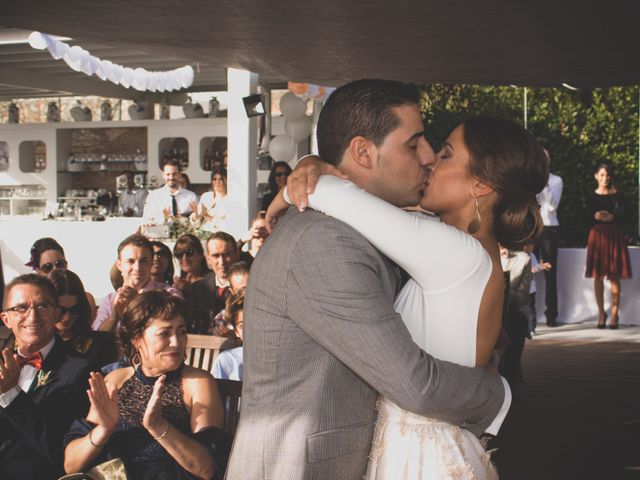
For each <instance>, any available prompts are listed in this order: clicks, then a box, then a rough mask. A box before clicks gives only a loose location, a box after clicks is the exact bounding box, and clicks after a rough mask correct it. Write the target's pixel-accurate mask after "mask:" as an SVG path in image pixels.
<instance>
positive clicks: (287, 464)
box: [226, 206, 504, 480]
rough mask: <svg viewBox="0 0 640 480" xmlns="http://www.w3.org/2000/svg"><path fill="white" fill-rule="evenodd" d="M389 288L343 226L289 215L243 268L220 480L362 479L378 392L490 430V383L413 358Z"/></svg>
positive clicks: (383, 261)
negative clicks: (229, 440)
mask: <svg viewBox="0 0 640 480" xmlns="http://www.w3.org/2000/svg"><path fill="white" fill-rule="evenodd" d="M345 208H348V206H345ZM434 274H436V275H437V272H434ZM398 282H399V275H398V271H397V267H395V266H394V265H393V264H392V262H391V261H389V260H388V259H387V258H385V257H384V256H383V255H382V254H381V253H380V252H378V251H377V250H376V249H375V248H374V247H373V246H372V245H371V244H369V243H368V242H367V241H366V240H365V239H364V237H362V236H361V235H360V234H359V233H357V232H356V231H355V230H353V229H352V228H351V227H349V226H347V225H346V224H344V223H342V222H340V221H338V220H335V219H332V218H330V217H327V216H324V215H322V214H320V213H318V212H314V211H309V212H306V213H304V214H300V213H298V212H297V211H295V209H293V208H291V209H289V212H288V213H287V214H286V215H285V216H284V217H283V218H282V219H281V220H280V222H279V224H278V227H277V228H276V230H275V232H274V233H273V234H272V235H271V236H270V237H269V238H268V240H267V242H266V244H265V245H264V247H263V248H262V250H260V253H259V255H258V256H257V258H256V260H255V262H254V263H253V266H252V268H251V274H250V278H249V285H248V289H247V295H246V299H245V307H244V320H245V323H244V385H243V390H242V411H241V415H240V424H239V426H238V430H237V432H236V437H235V441H234V445H233V450H232V454H231V459H230V462H229V467H228V470H227V477H226V478H227V479H228V480H257V479H269V480H284V479H286V480H297V479H331V480H337V479H360V478H362V476H363V475H364V473H365V471H366V466H367V456H368V454H369V449H370V447H371V438H372V434H373V427H374V421H375V418H376V416H375V402H376V398H377V396H378V393H380V394H382V395H384V396H386V397H387V398H389V399H391V400H393V401H394V402H395V403H396V404H398V405H399V406H400V407H402V408H404V409H406V410H409V411H412V412H415V413H418V414H422V415H426V416H429V417H435V418H439V419H442V420H445V421H449V422H452V423H455V424H458V425H461V426H463V427H464V428H467V429H469V430H472V431H473V432H474V433H476V434H478V435H479V434H480V433H482V432H483V431H484V429H485V428H486V427H487V426H488V425H489V424H490V423H491V421H492V420H493V418H494V417H495V416H496V415H497V413H498V411H499V410H500V407H501V405H502V402H503V399H504V387H503V385H502V382H501V381H500V379H499V377H498V376H497V375H494V374H488V373H486V372H485V371H484V370H483V369H473V368H466V367H461V366H458V365H454V364H452V363H448V362H443V361H439V360H436V359H433V358H432V357H430V356H429V355H428V354H426V353H425V352H424V351H422V350H420V348H419V347H418V346H417V345H416V344H414V343H413V341H412V340H411V336H410V335H409V332H408V331H407V329H406V327H405V326H404V324H403V323H402V320H401V318H400V315H398V314H397V313H396V312H395V311H394V310H393V308H392V306H393V301H394V296H395V294H396V291H397V288H398ZM461 300H462V299H461ZM441 320H442V321H446V320H447V319H446V318H443V319H441Z"/></svg>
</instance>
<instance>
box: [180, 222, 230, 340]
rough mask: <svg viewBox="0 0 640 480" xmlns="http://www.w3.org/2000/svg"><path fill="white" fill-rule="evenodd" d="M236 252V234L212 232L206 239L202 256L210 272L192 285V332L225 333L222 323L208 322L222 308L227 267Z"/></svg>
mask: <svg viewBox="0 0 640 480" xmlns="http://www.w3.org/2000/svg"><path fill="white" fill-rule="evenodd" d="M239 253H240V252H239V251H238V246H237V244H236V240H235V238H233V236H232V235H230V234H228V233H226V232H215V233H213V234H212V235H211V236H210V237H209V238H208V239H207V251H206V254H205V257H206V259H207V264H208V265H209V268H210V269H211V271H212V273H211V274H209V275H207V276H206V277H205V278H203V279H201V280H198V281H197V282H194V283H193V284H192V285H191V292H190V298H189V301H190V303H191V308H192V310H193V319H194V325H193V326H192V327H191V330H192V332H194V333H215V334H216V335H225V334H226V331H227V329H226V327H225V326H224V325H212V324H211V322H212V321H213V319H214V318H215V316H216V314H218V313H219V312H220V311H221V310H223V309H224V302H225V300H226V299H227V297H228V296H229V293H230V284H229V267H231V265H232V264H234V263H235V262H237V261H238V258H239Z"/></svg>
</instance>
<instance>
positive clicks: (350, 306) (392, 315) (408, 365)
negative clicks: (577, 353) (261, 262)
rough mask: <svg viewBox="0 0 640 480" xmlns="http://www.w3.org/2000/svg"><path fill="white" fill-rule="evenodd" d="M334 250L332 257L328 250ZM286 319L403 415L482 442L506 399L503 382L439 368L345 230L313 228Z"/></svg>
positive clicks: (291, 286)
mask: <svg viewBox="0 0 640 480" xmlns="http://www.w3.org/2000/svg"><path fill="white" fill-rule="evenodd" d="M328 245H331V246H332V247H330V249H329V248H328V247H327V246H328ZM291 254H292V257H291V264H290V277H289V278H288V281H287V287H288V290H289V292H290V294H289V295H288V304H287V314H288V316H289V318H291V319H292V320H293V321H294V322H296V323H297V324H298V325H299V326H300V327H301V328H302V329H303V330H304V331H305V332H306V333H307V334H308V335H309V336H310V337H312V338H313V339H314V340H315V341H316V342H318V343H319V344H320V345H322V346H323V348H325V349H326V350H328V351H329V352H331V353H332V354H333V355H334V356H335V357H337V358H338V359H339V360H340V361H342V362H343V363H344V364H345V365H347V366H348V367H349V368H351V369H352V370H353V371H354V372H356V373H357V374H358V375H359V376H360V377H361V378H362V379H363V380H364V381H366V382H367V383H368V384H369V385H371V386H372V387H373V388H374V389H376V390H377V391H378V392H380V393H381V394H383V395H384V396H386V397H388V398H390V399H391V400H393V401H394V402H395V403H397V404H398V405H399V406H400V407H402V408H404V409H406V410H409V411H412V412H415V413H417V414H420V415H426V416H429V417H433V418H438V419H441V420H444V421H447V422H450V423H454V424H457V425H460V426H462V427H464V428H467V429H469V430H471V431H473V432H474V433H476V434H477V435H479V434H481V433H482V432H483V431H484V430H485V429H486V427H487V426H488V425H489V424H490V423H491V421H492V420H493V418H494V417H495V416H496V414H497V413H498V411H499V410H500V407H501V405H502V402H503V399H504V395H505V392H504V387H503V385H502V382H501V380H500V378H499V377H498V376H497V375H494V374H490V373H488V372H486V371H485V370H484V369H478V368H467V367H462V366H459V365H456V364H453V363H449V362H444V361H439V360H436V359H434V358H432V357H431V356H429V355H428V354H427V353H425V352H424V351H422V350H421V349H420V348H419V347H418V346H417V345H416V344H415V343H413V341H412V340H411V336H410V334H409V332H408V331H407V329H406V327H405V326H404V323H403V322H402V319H401V318H400V315H399V314H397V313H396V312H395V311H394V310H393V308H392V304H393V292H391V293H389V292H388V291H385V290H384V289H383V287H382V282H381V277H382V276H384V275H388V271H386V267H385V266H384V263H383V261H382V259H381V257H380V256H379V254H378V253H377V252H376V251H375V250H374V249H373V248H372V247H371V246H370V245H369V244H367V243H366V242H365V241H364V239H362V237H361V236H360V235H358V234H357V233H356V232H354V231H353V230H352V229H350V228H348V227H346V226H345V225H343V224H340V223H339V222H334V221H330V222H323V223H322V225H318V223H315V224H312V225H311V226H309V227H307V229H306V231H305V232H304V233H303V234H302V235H301V240H300V241H299V242H298V243H297V245H296V247H295V249H294V250H293V251H292V253H291Z"/></svg>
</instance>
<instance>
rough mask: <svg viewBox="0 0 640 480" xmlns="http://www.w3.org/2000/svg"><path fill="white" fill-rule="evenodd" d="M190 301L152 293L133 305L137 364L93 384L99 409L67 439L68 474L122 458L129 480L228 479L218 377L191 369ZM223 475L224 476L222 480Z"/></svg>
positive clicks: (129, 319)
mask: <svg viewBox="0 0 640 480" xmlns="http://www.w3.org/2000/svg"><path fill="white" fill-rule="evenodd" d="M187 317H188V306H187V304H186V302H185V301H184V300H183V299H181V298H178V297H175V296H173V295H171V294H169V293H168V292H163V291H157V290H156V291H148V292H144V293H142V294H140V295H138V296H136V297H135V298H134V299H133V300H132V301H131V302H130V303H129V305H128V306H127V308H126V309H125V311H124V315H123V318H122V324H121V326H120V331H119V334H120V339H121V342H122V345H123V348H124V349H125V351H126V354H127V357H128V358H130V359H131V366H128V367H126V368H120V369H117V370H114V371H112V372H111V373H109V375H107V377H106V378H103V377H102V375H100V374H99V373H92V374H91V378H90V379H89V385H90V391H89V399H90V402H91V408H90V410H89V414H88V415H87V417H86V418H85V419H82V420H77V421H76V422H75V423H74V424H73V426H72V427H71V429H70V431H69V433H68V434H67V436H66V437H65V456H64V467H65V470H66V471H67V473H76V472H82V471H86V470H88V469H89V468H91V467H93V466H95V465H96V464H100V463H102V462H104V461H107V460H109V459H112V458H120V459H122V461H123V462H124V464H125V467H126V470H127V474H128V477H129V478H133V479H145V478H148V479H152V478H153V479H156V478H167V479H169V478H171V479H186V478H194V477H195V478H207V479H209V478H212V477H213V476H214V474H215V473H216V470H217V471H218V474H219V475H221V474H222V473H223V470H224V468H225V465H226V458H227V456H228V453H229V447H230V445H229V444H228V443H227V442H228V440H227V438H226V436H225V435H226V434H225V433H224V432H223V431H221V430H220V429H219V427H221V426H222V424H223V408H222V402H221V400H220V395H219V394H218V389H217V386H216V383H215V380H214V379H213V377H212V376H211V375H210V374H209V373H208V372H205V371H203V370H201V369H198V368H192V367H189V366H187V365H185V364H184V363H183V362H184V358H185V353H186V346H187V328H186V323H185V319H186V318H187ZM216 478H217V477H216Z"/></svg>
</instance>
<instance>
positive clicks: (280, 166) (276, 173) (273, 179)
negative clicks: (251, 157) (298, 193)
mask: <svg viewBox="0 0 640 480" xmlns="http://www.w3.org/2000/svg"><path fill="white" fill-rule="evenodd" d="M290 174H291V167H290V166H289V164H288V163H287V162H283V161H278V162H276V163H274V164H273V166H272V167H271V172H269V179H268V180H267V182H268V183H269V193H266V194H265V195H264V197H262V210H266V209H267V208H269V205H271V202H272V201H273V199H274V198H276V195H277V194H278V192H279V191H280V190H281V189H282V188H284V187H285V186H286V185H287V177H288V176H289V175H290Z"/></svg>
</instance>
